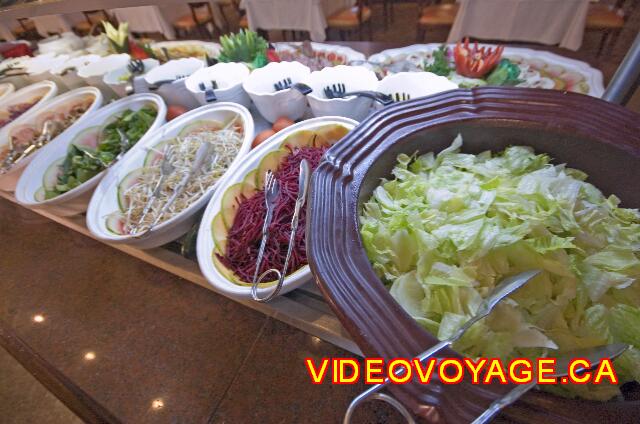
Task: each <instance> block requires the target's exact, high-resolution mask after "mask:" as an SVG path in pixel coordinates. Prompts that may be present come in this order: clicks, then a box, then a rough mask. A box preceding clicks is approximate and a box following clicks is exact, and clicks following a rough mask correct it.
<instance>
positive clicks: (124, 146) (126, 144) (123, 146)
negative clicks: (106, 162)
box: [111, 128, 131, 163]
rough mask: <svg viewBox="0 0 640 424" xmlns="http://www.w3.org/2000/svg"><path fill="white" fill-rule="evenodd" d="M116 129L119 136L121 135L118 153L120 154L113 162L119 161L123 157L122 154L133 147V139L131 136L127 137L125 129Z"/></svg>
mask: <svg viewBox="0 0 640 424" xmlns="http://www.w3.org/2000/svg"><path fill="white" fill-rule="evenodd" d="M116 131H117V132H118V136H119V137H120V153H118V156H116V158H115V159H114V160H113V162H111V163H114V162H117V161H119V160H120V159H122V156H124V155H125V153H127V152H128V151H129V149H130V148H131V141H130V140H129V137H127V135H126V134H125V133H124V131H122V130H121V129H120V128H116Z"/></svg>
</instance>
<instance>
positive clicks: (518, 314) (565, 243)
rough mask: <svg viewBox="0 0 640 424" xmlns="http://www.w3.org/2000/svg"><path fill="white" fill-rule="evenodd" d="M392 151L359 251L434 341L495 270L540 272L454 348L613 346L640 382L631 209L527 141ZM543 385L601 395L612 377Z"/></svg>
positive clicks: (529, 350) (470, 310) (609, 391)
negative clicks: (496, 148) (393, 159)
mask: <svg viewBox="0 0 640 424" xmlns="http://www.w3.org/2000/svg"><path fill="white" fill-rule="evenodd" d="M461 146H462V139H461V137H458V138H457V139H456V140H455V141H454V143H453V144H452V145H451V146H450V147H449V148H447V149H445V150H444V151H442V152H441V153H439V154H438V155H434V154H433V153H428V154H426V155H422V156H418V157H410V156H407V155H405V154H401V155H399V156H398V164H397V165H396V166H395V168H394V169H393V176H394V178H393V179H391V180H383V181H382V183H381V185H380V186H379V187H377V188H376V189H375V191H374V193H373V195H372V197H371V199H370V200H369V201H367V202H366V203H365V204H364V207H363V211H362V215H361V235H362V240H363V244H364V247H365V249H366V251H367V254H368V256H369V259H370V260H371V263H372V264H373V267H374V269H375V271H376V273H377V274H378V275H379V276H380V278H381V279H382V280H383V281H384V282H385V283H386V284H388V285H389V286H390V291H391V295H392V296H393V297H394V298H395V299H396V300H397V301H398V302H399V303H400V304H401V305H402V306H403V308H404V309H405V310H406V311H407V312H408V313H409V314H410V315H411V316H412V317H414V318H415V319H416V320H417V321H418V322H419V323H420V324H421V325H422V326H424V328H425V329H426V330H428V331H430V332H431V333H432V334H434V335H436V336H437V337H438V338H439V339H444V338H446V337H448V336H450V335H451V334H452V333H453V332H454V331H455V330H456V329H458V328H459V327H460V326H461V325H462V323H464V322H465V321H467V320H468V319H469V318H470V317H471V316H472V315H473V314H474V313H475V311H476V309H477V307H478V305H479V303H480V301H481V299H482V298H483V297H484V296H486V295H487V294H488V292H489V291H490V290H491V289H492V288H493V287H494V286H495V285H496V284H497V283H498V282H499V281H501V280H502V279H503V278H504V277H506V276H509V275H513V274H516V273H519V272H522V271H524V270H528V269H534V268H538V269H541V270H543V272H542V273H541V274H540V275H539V276H537V277H536V278H535V279H534V280H532V281H531V282H529V283H528V284H527V285H525V286H524V287H523V288H522V289H520V290H519V291H517V292H516V293H514V294H513V295H512V296H511V297H510V298H509V299H508V300H506V301H503V302H502V303H501V304H500V305H499V306H498V307H497V308H496V310H495V311H494V312H493V313H492V314H491V315H490V316H489V317H487V318H486V319H484V320H482V321H481V322H479V323H478V324H476V325H475V326H473V327H472V328H471V329H470V330H469V331H468V332H467V333H466V334H465V335H464V336H463V337H462V339H461V340H460V341H458V342H457V343H456V344H455V345H454V348H455V349H456V350H457V351H459V352H462V353H464V354H465V355H468V356H471V357H476V356H498V357H501V358H504V359H512V358H514V357H518V356H527V357H536V356H540V355H541V354H542V353H543V351H544V350H545V349H549V350H550V351H549V356H554V354H555V353H557V352H556V351H554V350H551V349H555V348H558V351H559V352H562V351H567V350H573V349H577V348H583V347H589V346H595V345H600V344H605V343H611V342H624V343H628V344H630V345H632V348H631V349H630V350H629V351H627V352H626V353H625V354H624V355H622V356H621V357H620V358H619V359H618V360H617V361H615V363H614V366H615V369H616V371H617V373H618V377H619V378H620V380H621V381H623V382H624V381H630V380H640V371H639V370H640V284H638V281H637V280H638V277H640V260H639V254H640V213H639V212H638V210H635V209H624V208H620V207H619V206H618V205H619V203H620V201H619V199H618V198H616V197H615V196H613V195H612V196H609V197H605V196H603V194H602V193H601V192H600V191H599V190H598V189H597V188H596V187H594V186H593V185H592V184H590V183H588V182H586V181H585V179H586V177H587V176H586V174H584V173H583V172H581V171H578V170H575V169H570V168H567V167H565V166H564V165H553V164H551V163H550V158H549V157H548V156H547V155H544V154H541V155H536V154H535V153H534V152H533V151H532V150H531V149H530V148H528V147H520V146H515V147H509V148H507V149H506V150H505V151H504V152H502V153H500V154H497V155H494V154H492V153H491V152H483V153H480V154H478V155H473V154H465V153H460V152H459V149H460V148H461ZM545 390H551V391H553V392H556V393H559V394H562V395H566V396H580V397H583V398H588V399H596V400H606V399H609V398H611V397H613V396H615V395H617V394H619V390H618V388H617V387H616V386H612V385H606V384H602V385H592V384H589V385H559V386H553V387H551V386H547V387H545Z"/></svg>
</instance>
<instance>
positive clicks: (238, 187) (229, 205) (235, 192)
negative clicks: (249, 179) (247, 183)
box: [220, 183, 243, 228]
mask: <svg viewBox="0 0 640 424" xmlns="http://www.w3.org/2000/svg"><path fill="white" fill-rule="evenodd" d="M242 186H243V184H242V183H237V184H234V185H232V186H231V187H229V188H228V189H227V191H225V192H224V194H223V195H222V201H221V202H220V214H221V215H222V220H223V222H224V226H225V228H231V226H232V225H233V220H234V219H235V217H236V212H237V211H238V206H239V203H238V197H239V196H240V195H241V194H242Z"/></svg>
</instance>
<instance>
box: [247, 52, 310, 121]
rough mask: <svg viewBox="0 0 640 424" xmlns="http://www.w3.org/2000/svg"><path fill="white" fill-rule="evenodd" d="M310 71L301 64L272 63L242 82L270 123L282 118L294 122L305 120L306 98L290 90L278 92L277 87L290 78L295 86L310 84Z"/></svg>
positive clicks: (296, 91) (257, 70)
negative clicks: (276, 84)
mask: <svg viewBox="0 0 640 424" xmlns="http://www.w3.org/2000/svg"><path fill="white" fill-rule="evenodd" d="M310 74H311V71H310V70H309V68H308V67H306V66H304V65H303V64H302V63H300V62H270V63H268V64H267V66H264V67H262V68H258V69H256V70H255V71H253V72H252V73H251V74H250V75H249V77H248V78H247V79H246V80H245V81H244V82H243V83H242V87H243V88H244V91H246V92H247V94H249V97H251V100H253V103H255V105H256V108H257V109H258V111H259V112H260V114H261V115H262V116H263V117H264V118H265V119H266V120H267V121H269V122H275V120H276V119H278V118H280V117H281V116H285V117H287V118H289V119H291V120H293V121H295V120H296V119H300V118H302V116H303V115H304V113H305V112H306V108H307V98H306V96H304V95H303V94H301V93H300V92H299V91H298V90H293V89H291V88H288V89H285V90H281V91H276V89H275V87H274V84H275V83H277V82H280V81H282V80H284V79H286V78H291V82H292V83H293V84H295V83H298V82H301V83H303V84H309V75H310Z"/></svg>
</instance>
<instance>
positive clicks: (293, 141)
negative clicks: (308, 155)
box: [280, 130, 316, 150]
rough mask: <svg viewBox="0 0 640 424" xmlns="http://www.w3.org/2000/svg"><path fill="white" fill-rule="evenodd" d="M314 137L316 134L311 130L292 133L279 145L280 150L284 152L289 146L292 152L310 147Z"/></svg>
mask: <svg viewBox="0 0 640 424" xmlns="http://www.w3.org/2000/svg"><path fill="white" fill-rule="evenodd" d="M315 136H316V133H315V131H312V130H300V131H297V132H294V133H293V134H291V135H290V136H289V137H287V138H285V139H284V141H283V142H282V143H281V144H280V149H285V150H286V146H289V147H290V148H291V149H292V150H293V149H296V148H300V147H309V146H312V145H313V139H314V137H315Z"/></svg>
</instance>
